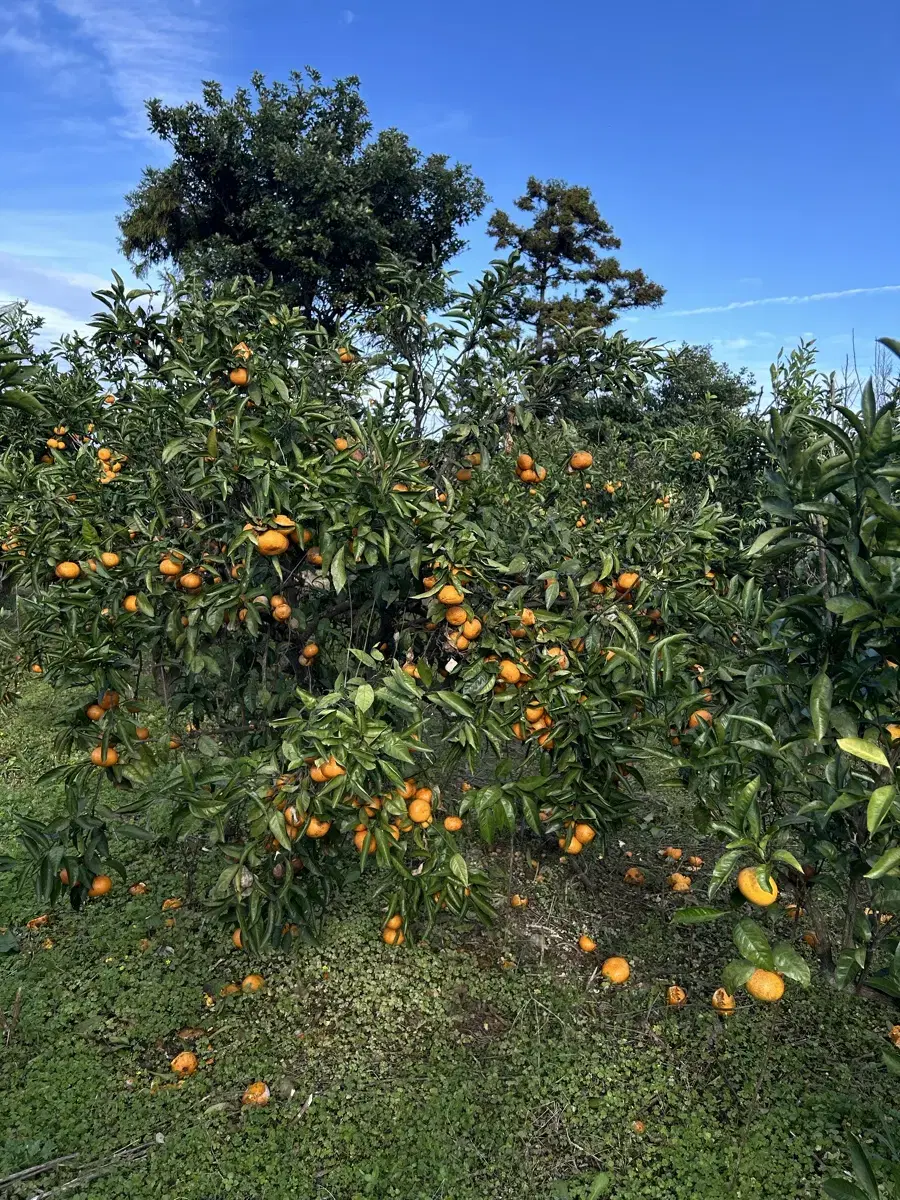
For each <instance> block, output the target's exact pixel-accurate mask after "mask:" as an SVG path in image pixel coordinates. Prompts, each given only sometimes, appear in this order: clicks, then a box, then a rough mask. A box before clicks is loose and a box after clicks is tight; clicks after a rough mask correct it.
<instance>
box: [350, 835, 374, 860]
mask: <svg viewBox="0 0 900 1200" xmlns="http://www.w3.org/2000/svg"><path fill="white" fill-rule="evenodd" d="M353 845H354V846H355V847H356V849H357V850H358V851H359V853H360V854H362V852H363V850H365V851H366V852H367V853H368V854H374V853H375V835H374V834H372V833H369V832H368V831H367V830H366V829H360V830H358V831H357V832H356V833H355V834H354V835H353Z"/></svg>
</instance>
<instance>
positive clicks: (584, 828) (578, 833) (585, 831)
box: [573, 821, 597, 846]
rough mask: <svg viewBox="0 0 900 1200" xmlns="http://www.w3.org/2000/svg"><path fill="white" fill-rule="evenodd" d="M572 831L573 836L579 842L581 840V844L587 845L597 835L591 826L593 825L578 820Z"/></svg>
mask: <svg viewBox="0 0 900 1200" xmlns="http://www.w3.org/2000/svg"><path fill="white" fill-rule="evenodd" d="M573 833H574V835H575V837H577V838H578V840H579V842H581V844H582V845H584V846H589V845H590V844H591V842H592V841H593V840H594V838H595V837H596V836H597V831H596V830H595V829H594V828H593V826H591V825H586V824H585V823H584V822H583V821H580V822H579V823H578V824H577V825H576V826H575V829H574V830H573Z"/></svg>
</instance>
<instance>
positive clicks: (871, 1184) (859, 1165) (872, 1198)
mask: <svg viewBox="0 0 900 1200" xmlns="http://www.w3.org/2000/svg"><path fill="white" fill-rule="evenodd" d="M872 403H873V405H874V403H875V401H874V399H873V401H872ZM850 1162H851V1163H852V1165H853V1174H854V1175H855V1176H856V1178H857V1180H858V1182H859V1184H860V1186H861V1187H862V1189H863V1191H864V1192H865V1193H866V1195H867V1196H868V1197H869V1200H878V1195H879V1193H878V1183H877V1181H876V1179H875V1173H874V1171H873V1170H872V1164H871V1163H870V1162H869V1156H868V1154H866V1152H865V1150H864V1149H863V1147H862V1144H861V1143H860V1141H859V1139H858V1138H855V1137H854V1136H853V1134H852V1133H851V1135H850Z"/></svg>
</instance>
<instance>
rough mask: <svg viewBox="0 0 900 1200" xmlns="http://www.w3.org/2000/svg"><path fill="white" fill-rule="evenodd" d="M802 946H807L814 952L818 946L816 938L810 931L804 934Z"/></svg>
mask: <svg viewBox="0 0 900 1200" xmlns="http://www.w3.org/2000/svg"><path fill="white" fill-rule="evenodd" d="M802 941H803V944H804V945H805V946H809V948H810V949H811V950H815V949H816V947H817V946H818V944H819V939H818V936H817V935H816V934H815V933H813V931H812V930H811V929H810V931H809V932H808V933H804V935H803V938H802Z"/></svg>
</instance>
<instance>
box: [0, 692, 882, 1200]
mask: <svg viewBox="0 0 900 1200" xmlns="http://www.w3.org/2000/svg"><path fill="white" fill-rule="evenodd" d="M54 703H55V700H54V697H53V695H52V693H50V692H49V690H48V689H46V688H45V687H42V686H40V685H39V686H36V687H34V688H33V689H31V690H30V691H29V692H28V693H27V694H26V696H25V697H24V698H23V700H22V701H21V702H20V703H19V704H18V705H16V706H15V707H11V708H7V709H5V710H2V712H0V756H2V761H0V828H2V834H0V837H2V838H3V840H5V841H7V842H8V841H9V830H10V813H11V812H12V810H24V811H30V812H35V813H37V812H46V811H47V809H48V808H51V809H52V805H53V803H54V797H53V795H52V793H50V794H45V793H44V792H43V791H42V790H41V789H40V788H39V787H38V786H37V782H36V781H37V777H38V776H39V774H40V772H41V771H42V770H44V769H46V768H47V767H48V766H49V765H52V755H51V750H50V745H51V740H52V738H51V733H50V732H49V727H50V725H51V724H52V719H53V708H54ZM651 803H652V804H655V806H656V808H655V814H654V815H655V824H654V825H653V826H651V827H649V828H647V830H646V831H645V832H644V833H639V832H638V831H630V832H629V833H628V834H627V848H628V849H629V850H631V851H632V853H633V858H632V859H631V860H626V859H625V857H624V848H623V847H616V848H614V849H613V850H612V852H611V853H610V854H609V855H608V856H607V858H606V859H604V860H603V861H597V860H596V856H594V861H592V862H591V863H590V864H588V865H587V866H585V867H584V868H583V869H582V867H581V864H579V867H578V868H573V866H572V864H571V863H567V864H565V865H563V864H560V863H559V861H558V857H557V856H556V854H555V853H552V852H551V853H547V848H541V847H538V845H537V843H535V842H531V843H529V844H528V845H527V846H521V847H519V848H518V850H517V852H516V854H515V855H514V856H513V858H512V878H511V879H510V878H508V877H507V871H508V869H509V865H510V855H509V850H508V847H506V846H504V847H503V848H502V849H501V850H498V852H497V853H496V855H494V856H491V857H490V858H489V861H490V862H491V864H492V869H493V871H494V873H495V877H496V879H497V884H498V899H499V900H500V901H501V907H500V910H499V911H500V918H499V920H498V924H497V927H496V928H495V929H494V930H492V931H489V932H488V931H483V930H480V929H473V928H470V927H464V928H457V927H454V926H452V925H447V926H443V927H439V928H438V929H436V930H435V931H434V932H433V934H432V936H431V938H430V939H429V942H428V944H423V943H419V944H407V945H406V946H404V947H402V948H400V949H393V948H389V947H387V946H385V945H383V944H382V942H381V941H380V939H379V936H378V934H379V929H380V919H381V914H380V910H379V909H378V908H377V906H376V905H375V904H374V902H372V901H371V900H370V899H369V898H368V896H369V893H370V891H371V883H370V879H371V877H364V879H363V880H362V881H361V883H360V884H358V885H357V886H356V887H355V888H353V889H351V890H350V891H349V892H348V893H346V894H345V895H343V896H342V897H341V898H340V899H339V900H338V901H337V902H336V904H335V906H334V911H333V913H332V914H331V916H330V918H329V920H328V921H327V923H326V926H325V931H324V935H323V937H322V939H321V941H320V942H319V943H318V944H316V945H310V946H299V947H298V948H296V949H295V950H294V951H293V952H292V953H291V954H290V955H286V956H272V957H270V958H268V959H266V960H264V961H256V960H253V959H251V958H250V957H249V956H248V955H246V954H244V953H242V952H240V951H237V950H235V949H234V948H233V947H232V946H231V943H230V940H229V938H228V936H227V931H224V930H222V929H221V928H220V927H218V926H216V925H215V924H213V923H212V922H211V921H210V920H209V919H208V917H207V916H206V915H205V912H204V908H203V904H202V900H200V899H197V900H195V901H192V902H190V903H186V904H185V906H184V907H183V908H182V909H180V910H179V911H178V913H177V915H176V917H175V923H174V925H172V926H167V925H166V923H165V920H166V917H167V916H168V914H163V913H162V912H161V904H162V900H163V899H164V898H166V897H169V896H180V897H183V896H185V895H186V889H187V874H188V869H189V865H190V864H189V861H188V857H187V855H186V854H185V853H184V852H182V851H181V850H178V851H175V852H174V853H172V852H169V853H168V854H166V853H163V852H162V851H160V850H158V849H156V848H151V849H150V850H149V851H145V850H143V849H140V850H138V849H136V848H133V847H130V848H128V849H126V850H125V851H123V856H128V857H126V861H127V864H128V872H129V881H131V880H136V879H145V880H147V881H148V883H149V884H150V885H151V891H150V892H149V894H148V895H146V896H140V897H130V896H129V895H128V894H127V891H126V889H125V888H124V887H123V886H122V885H121V884H120V883H118V882H117V884H116V887H115V890H114V893H113V895H112V896H111V897H109V898H107V899H104V900H99V901H95V902H93V903H92V904H91V905H90V906H89V908H88V910H87V911H86V912H84V913H82V914H80V915H76V914H73V913H71V912H68V911H64V910H62V909H60V910H58V911H56V912H54V913H53V914H52V920H51V925H50V927H49V929H48V930H41V931H39V932H36V933H29V932H27V931H26V930H25V929H24V923H25V921H26V920H27V919H28V918H29V917H32V916H34V915H35V910H34V904H33V900H29V898H28V896H26V895H23V894H21V892H20V891H19V889H18V887H17V886H16V881H15V880H14V878H13V876H11V875H6V876H0V925H2V926H6V925H8V926H10V927H11V929H12V931H13V932H14V934H15V936H16V938H17V940H18V942H19V949H18V952H17V953H10V954H6V955H2V956H0V1008H2V1009H3V1011H4V1012H5V1013H6V1014H9V1012H10V1009H11V1007H12V1004H13V1002H14V998H15V995H16V992H17V990H18V989H21V995H22V1004H21V1013H20V1017H19V1021H18V1024H17V1026H16V1028H15V1030H14V1032H13V1034H12V1037H11V1039H10V1044H9V1046H8V1047H6V1048H4V1045H3V1042H4V1038H3V1035H2V1033H0V1075H2V1078H3V1081H4V1085H5V1086H4V1087H3V1088H2V1089H0V1131H2V1134H0V1180H2V1179H3V1178H4V1177H5V1176H7V1175H8V1174H11V1173H13V1172H15V1171H19V1170H21V1169H23V1168H25V1167H27V1166H30V1165H32V1164H37V1163H41V1162H44V1161H47V1160H49V1159H52V1158H55V1157H58V1156H61V1155H65V1154H69V1153H77V1154H78V1155H79V1159H78V1160H77V1163H75V1164H74V1165H73V1164H64V1165H63V1166H62V1167H60V1168H58V1169H57V1170H56V1171H51V1172H48V1173H47V1174H46V1175H43V1176H41V1177H40V1178H39V1179H37V1180H36V1181H32V1182H29V1183H27V1184H23V1185H21V1186H20V1190H19V1191H16V1190H15V1187H12V1188H11V1189H10V1191H9V1193H8V1194H9V1195H10V1196H13V1197H16V1196H21V1197H24V1196H34V1195H35V1193H36V1192H39V1191H40V1189H41V1188H46V1189H51V1188H55V1187H59V1186H61V1185H62V1184H63V1183H65V1182H66V1181H67V1180H70V1179H74V1178H76V1177H81V1178H86V1174H85V1169H86V1167H87V1166H88V1165H89V1164H99V1165H101V1166H105V1167H108V1168H109V1169H108V1170H106V1171H105V1173H103V1174H99V1175H98V1176H97V1177H96V1178H93V1179H90V1180H89V1181H87V1182H84V1183H83V1184H80V1185H77V1186H75V1187H72V1188H70V1189H69V1190H67V1191H66V1192H64V1193H63V1194H64V1195H65V1196H67V1197H71V1198H73V1200H78V1198H84V1200H87V1198H88V1197H89V1198H90V1200H112V1198H116V1200H119V1198H126V1197H128V1198H131V1197H141V1198H146V1197H177V1198H178V1200H219V1198H225V1197H241V1198H249V1197H258V1196H259V1197H261V1196H267V1195H272V1194H289V1195H296V1196H302V1197H323V1198H327V1197H333V1198H334V1200H355V1198H356V1197H378V1198H380V1200H385V1198H398V1200H399V1198H403V1200H425V1198H430V1197H435V1198H444V1200H487V1198H490V1200H494V1198H496V1200H525V1198H531V1197H534V1198H538V1197H540V1198H542V1200H543V1198H544V1197H554V1196H556V1197H559V1198H561V1200H564V1198H568V1200H586V1198H587V1197H588V1196H590V1195H594V1196H601V1195H605V1196H610V1197H615V1198H616V1200H645V1198H650V1197H666V1198H668V1200H680V1198H685V1200H686V1198H688V1197H690V1198H691V1200H697V1198H700V1200H707V1198H708V1200H726V1198H727V1200H769V1198H775V1197H778V1198H779V1200H786V1198H790V1197H818V1196H820V1195H821V1194H822V1193H821V1187H820V1183H819V1180H820V1179H821V1177H822V1176H823V1174H828V1173H830V1172H831V1171H833V1170H834V1168H835V1166H836V1165H840V1164H842V1162H843V1148H844V1141H845V1136H846V1132H847V1130H849V1129H854V1130H865V1129H866V1128H868V1127H873V1126H875V1125H876V1124H877V1123H878V1114H879V1112H881V1111H883V1110H884V1109H885V1108H886V1107H887V1106H888V1104H889V1103H890V1099H891V1087H890V1083H889V1080H888V1078H887V1077H886V1076H885V1074H884V1072H883V1070H882V1069H881V1067H880V1050H881V1047H882V1046H883V1045H884V1036H885V1032H886V1029H887V1028H888V1027H889V1025H890V1023H891V1022H890V1019H889V1017H886V1015H885V1009H883V1008H882V1007H880V1006H876V1005H872V1004H871V1003H868V1002H865V1001H862V1000H859V999H856V998H854V997H850V996H846V995H843V994H839V993H836V992H834V991H833V990H831V989H828V988H827V987H826V986H825V985H824V984H823V983H822V982H821V981H818V980H816V981H815V982H814V985H813V987H812V988H811V989H810V990H809V991H808V992H804V991H803V990H802V989H800V988H798V987H796V986H789V990H788V993H787V996H786V998H785V1000H784V1001H783V1002H782V1004H780V1005H778V1006H777V1007H773V1008H766V1007H764V1006H761V1005H756V1004H754V1003H753V1002H752V1001H750V1000H748V999H747V998H746V997H745V998H744V1000H743V1001H741V1002H740V1007H739V1011H738V1012H737V1014H736V1015H735V1016H734V1017H733V1018H731V1019H729V1020H728V1021H727V1022H723V1021H722V1020H721V1019H719V1018H718V1017H717V1016H715V1014H714V1013H713V1012H712V1011H711V1009H710V1007H709V997H710V995H711V993H712V991H713V989H714V987H716V986H717V985H718V982H719V979H718V972H719V970H720V969H721V966H722V964H723V963H724V962H725V961H727V959H728V958H729V957H730V956H731V954H730V946H729V932H728V929H727V928H725V927H724V924H723V925H705V926H693V927H673V926H672V925H671V924H670V922H669V917H670V914H671V912H672V911H673V910H674V908H675V907H676V906H677V905H678V904H679V903H680V900H679V899H678V898H676V897H674V896H672V895H671V894H670V893H668V892H667V891H665V890H664V887H663V881H664V877H665V874H666V871H665V869H664V868H663V867H661V866H660V865H659V864H658V860H657V858H656V850H657V848H658V847H659V846H660V845H665V844H667V843H669V842H670V841H671V842H674V843H675V844H676V845H683V846H684V847H685V850H686V852H700V853H702V854H704V855H705V857H707V860H710V859H711V858H712V856H713V854H714V847H712V846H709V845H707V846H703V845H702V844H701V843H700V842H698V841H697V840H696V838H692V837H691V835H690V834H689V833H688V832H687V830H686V826H685V824H684V823H682V818H681V814H680V811H679V808H678V797H677V794H676V795H675V798H674V802H673V801H672V800H671V799H667V800H665V802H664V801H663V800H662V799H661V798H655V799H653V800H651ZM664 803H665V805H666V806H667V807H663V804H664ZM6 848H8V846H7V847H6ZM3 849H4V846H3V845H2V844H0V851H2V850H3ZM539 851H540V852H542V853H544V854H545V855H546V857H545V858H543V859H542V861H541V863H540V865H539V867H538V868H537V869H535V868H534V867H533V866H532V865H531V863H532V862H533V861H534V855H535V853H536V852H539ZM633 864H638V865H641V866H642V868H643V869H644V870H645V871H646V872H647V875H648V886H647V888H646V889H642V890H635V889H629V888H627V887H626V886H625V885H624V884H623V883H622V875H623V873H624V869H625V867H626V866H628V865H633ZM579 870H580V871H581V874H578V873H577V871H579ZM536 876H540V878H541V880H542V881H539V880H538V879H536V878H535V877H536ZM701 878H702V873H701ZM699 886H700V883H699V881H698V887H699ZM508 891H518V892H521V893H523V894H526V895H528V896H529V898H530V905H529V907H528V908H527V909H525V910H522V911H520V912H515V913H514V912H513V911H512V910H510V909H509V908H507V907H506V906H505V905H502V901H503V897H504V895H505V894H507V893H508ZM785 899H788V897H785ZM775 907H776V909H777V911H776V912H774V913H769V914H767V916H766V918H765V919H766V920H768V921H771V922H772V923H773V924H774V925H776V926H778V928H779V933H780V936H788V937H790V938H792V939H793V940H795V941H796V942H797V943H799V937H800V933H801V932H802V928H798V927H796V926H794V925H791V923H790V922H789V921H788V920H787V918H786V916H785V915H784V910H783V908H782V906H781V905H780V904H779V905H777V906H775ZM582 930H585V931H588V932H590V933H591V934H592V935H593V936H594V937H595V938H596V939H597V941H598V943H599V948H598V952H597V954H596V955H593V956H586V955H583V954H581V953H580V952H579V951H578V950H577V949H576V947H575V942H576V940H577V937H578V934H579V933H580V932H581V931H582ZM48 935H49V937H50V939H51V940H52V943H53V944H52V947H50V948H47V949H45V948H44V940H45V938H46V937H47V936H48ZM611 953H617V954H623V955H625V956H626V957H627V958H628V960H629V962H630V963H631V965H632V978H631V980H630V981H629V983H628V984H627V985H626V986H625V987H621V988H611V987H608V986H606V985H604V984H603V983H602V982H601V981H600V980H599V977H598V971H597V968H598V967H599V963H600V961H602V958H603V957H604V956H605V955H606V954H611ZM251 970H259V971H260V972H261V973H262V974H263V976H264V977H265V980H266V987H265V990H264V991H263V992H261V993H259V994H258V995H249V996H245V995H239V996H235V997H229V998H224V999H223V998H220V997H219V991H220V989H221V987H222V985H223V984H224V983H226V982H229V981H233V980H240V978H241V977H242V976H243V975H245V974H246V973H247V972H249V971H251ZM673 982H677V983H680V984H681V985H682V986H683V987H685V988H686V989H687V991H688V995H689V1002H688V1005H687V1007H686V1008H684V1009H682V1010H679V1011H669V1010H667V1009H666V1007H665V998H664V993H665V987H666V985H667V984H669V983H673ZM186 1047H193V1048H195V1049H196V1050H197V1052H198V1054H199V1056H200V1059H201V1066H200V1069H199V1071H198V1072H197V1074H196V1075H195V1076H193V1077H192V1078H190V1079H187V1080H185V1081H184V1082H183V1083H178V1082H177V1081H175V1079H174V1076H173V1075H172V1073H171V1071H170V1070H169V1068H168V1062H169V1060H170V1058H171V1057H172V1056H173V1055H174V1054H175V1053H177V1052H178V1051H179V1050H181V1049H184V1048H186ZM255 1079H262V1080H265V1081H266V1082H267V1083H268V1084H269V1085H270V1087H271V1088H272V1094H273V1097H272V1102H271V1103H270V1105H269V1106H268V1107H267V1108H265V1109H262V1110H256V1111H248V1110H242V1109H241V1106H240V1096H241V1093H242V1091H243V1089H244V1087H245V1086H246V1085H247V1084H248V1083H249V1082H251V1081H253V1080H255ZM636 1121H638V1122H643V1130H642V1131H640V1132H638V1131H636V1130H635V1128H634V1122H636ZM133 1146H139V1147H141V1150H140V1151H136V1153H139V1154H140V1155H141V1157H138V1158H135V1160H134V1161H132V1162H127V1161H117V1160H116V1159H114V1158H113V1155H114V1154H115V1153H116V1151H119V1150H121V1149H122V1148H124V1147H133ZM79 1172H80V1173H81V1174H80V1176H79ZM50 1194H55V1193H53V1192H51V1193H50Z"/></svg>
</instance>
